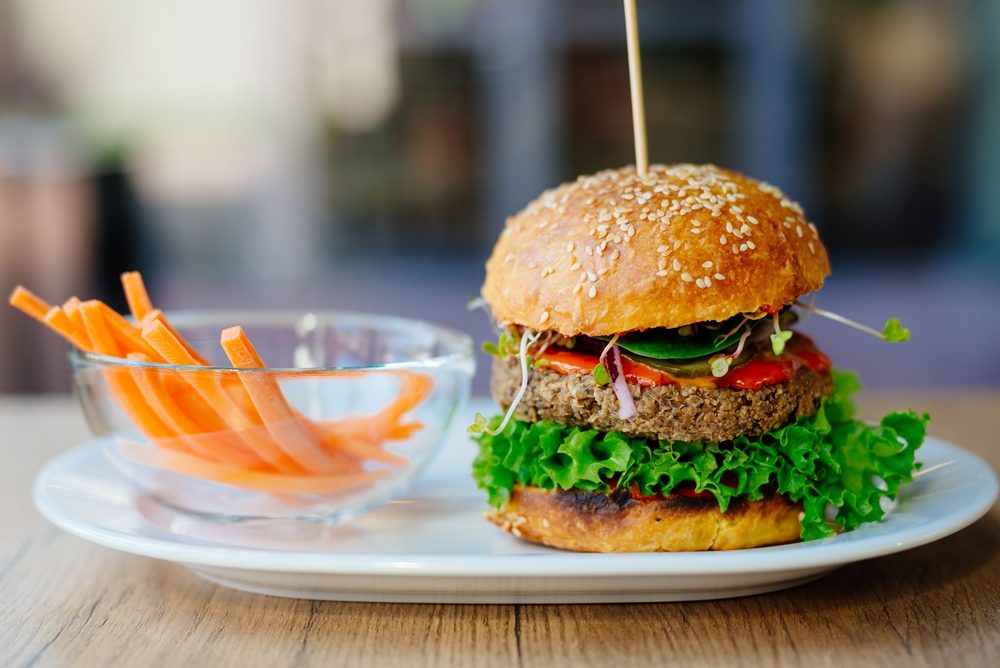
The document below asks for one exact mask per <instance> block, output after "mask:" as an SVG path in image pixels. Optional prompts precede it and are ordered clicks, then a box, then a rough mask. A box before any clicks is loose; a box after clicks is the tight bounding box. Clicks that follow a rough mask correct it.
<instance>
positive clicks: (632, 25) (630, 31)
mask: <svg viewBox="0 0 1000 668" xmlns="http://www.w3.org/2000/svg"><path fill="white" fill-rule="evenodd" d="M622 1H623V2H624V3H625V34H626V39H627V42H628V74H629V83H630V84H631V86H632V132H633V134H634V135H635V169H636V171H637V172H638V173H639V176H645V175H646V170H647V169H649V152H648V150H647V148H646V111H645V104H644V103H643V99H642V64H641V58H640V56H639V19H638V16H637V12H636V9H635V0H622Z"/></svg>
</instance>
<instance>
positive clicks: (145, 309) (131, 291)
mask: <svg viewBox="0 0 1000 668" xmlns="http://www.w3.org/2000/svg"><path fill="white" fill-rule="evenodd" d="M121 279H122V288H123V289H124V290H125V301H127V302H128V308H129V310H130V311H132V317H133V318H135V321H136V322H142V320H143V318H145V317H146V315H148V314H149V312H150V311H152V310H153V302H152V301H151V300H150V299H149V293H148V292H146V284H145V283H144V282H143V280H142V274H140V273H139V272H137V271H126V272H125V273H123V274H122V275H121Z"/></svg>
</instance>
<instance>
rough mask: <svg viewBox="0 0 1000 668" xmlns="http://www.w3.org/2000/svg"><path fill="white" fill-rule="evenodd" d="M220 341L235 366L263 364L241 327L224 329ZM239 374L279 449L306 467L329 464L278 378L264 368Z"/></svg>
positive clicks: (259, 365)
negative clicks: (300, 419) (263, 370)
mask: <svg viewBox="0 0 1000 668" xmlns="http://www.w3.org/2000/svg"><path fill="white" fill-rule="evenodd" d="M220 343H221V344H222V349H223V350H224V351H225V352H226V356H227V357H229V361H230V362H231V363H232V365H233V366H234V367H236V368H238V369H239V368H242V369H247V368H251V369H262V368H264V366H265V365H264V361H263V360H262V359H261V358H260V355H258V354H257V351H256V350H255V349H254V347H253V344H252V343H250V339H248V338H247V335H246V333H244V331H243V328H242V327H230V328H229V329H226V330H224V331H223V332H222V336H221V337H220ZM238 376H239V379H240V381H241V382H242V383H243V387H244V388H245V389H246V392H247V394H248V395H250V401H252V402H253V405H254V408H256V410H257V413H258V414H259V415H260V417H261V419H262V420H263V421H264V425H265V426H266V427H267V428H268V431H270V432H271V435H272V436H273V437H274V440H275V441H277V443H278V445H279V446H280V447H281V449H282V450H284V451H285V452H286V453H288V455H289V456H290V457H292V458H293V459H294V460H295V461H297V462H299V463H301V464H302V465H303V466H305V467H306V468H307V469H310V470H316V471H323V470H324V469H325V468H326V467H328V466H329V457H328V456H327V455H326V453H324V452H323V449H322V448H321V447H320V446H319V444H318V443H317V442H316V441H315V440H314V439H313V438H312V437H311V435H310V434H309V432H308V431H307V430H306V429H304V428H303V426H302V424H301V423H300V422H299V421H298V420H297V419H296V416H295V412H294V411H293V410H292V408H291V406H289V405H288V402H287V401H286V400H285V395H284V394H282V392H281V388H280V387H279V386H278V383H277V381H275V380H274V378H271V377H270V375H269V374H268V373H267V372H260V371H244V372H238Z"/></svg>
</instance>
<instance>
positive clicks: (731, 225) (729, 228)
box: [726, 222, 733, 234]
mask: <svg viewBox="0 0 1000 668" xmlns="http://www.w3.org/2000/svg"><path fill="white" fill-rule="evenodd" d="M726 232H729V233H730V234H732V233H733V224H732V223H729V222H727V223H726Z"/></svg>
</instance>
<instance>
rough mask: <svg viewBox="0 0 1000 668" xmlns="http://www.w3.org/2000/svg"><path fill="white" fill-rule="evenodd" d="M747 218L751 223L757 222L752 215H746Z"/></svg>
mask: <svg viewBox="0 0 1000 668" xmlns="http://www.w3.org/2000/svg"><path fill="white" fill-rule="evenodd" d="M747 220H748V221H749V222H750V224H751V225H756V224H757V219H756V218H754V217H753V216H747Z"/></svg>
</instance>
